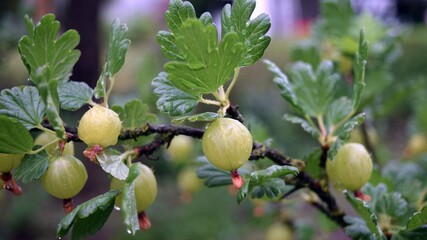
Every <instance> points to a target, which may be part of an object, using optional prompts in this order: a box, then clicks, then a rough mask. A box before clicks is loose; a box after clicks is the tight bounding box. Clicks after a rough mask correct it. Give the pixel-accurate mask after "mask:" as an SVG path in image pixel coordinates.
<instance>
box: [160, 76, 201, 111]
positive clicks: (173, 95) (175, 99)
mask: <svg viewBox="0 0 427 240" xmlns="http://www.w3.org/2000/svg"><path fill="white" fill-rule="evenodd" d="M167 77H168V75H167V73H165V72H161V73H159V75H158V76H157V77H156V78H154V79H153V82H152V85H153V87H154V93H155V94H156V95H158V96H159V99H158V100H157V108H158V109H159V110H160V111H162V112H167V113H169V114H170V115H171V116H181V115H184V114H186V113H189V112H191V111H192V110H193V109H194V108H195V107H196V106H197V103H198V102H199V99H200V95H193V94H189V93H186V92H184V91H182V90H180V89H178V88H177V87H176V86H175V85H174V84H173V83H172V82H171V81H169V80H168V79H167Z"/></svg>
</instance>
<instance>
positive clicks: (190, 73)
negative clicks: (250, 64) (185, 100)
mask: <svg viewBox="0 0 427 240" xmlns="http://www.w3.org/2000/svg"><path fill="white" fill-rule="evenodd" d="M217 39H218V33H217V29H216V27H215V25H213V24H209V25H206V26H205V25H203V24H202V23H201V22H200V21H199V20H197V19H188V20H187V21H185V22H184V23H183V24H182V26H181V33H180V35H179V36H178V37H177V39H176V45H177V47H178V48H179V49H181V50H182V52H183V57H184V60H183V61H172V62H169V63H167V64H166V65H165V70H166V72H167V73H168V79H169V80H170V81H171V82H172V83H173V84H174V85H175V86H176V87H177V88H179V89H181V90H183V91H185V92H187V93H190V94H192V95H196V94H205V93H212V92H216V90H217V89H218V88H219V87H220V86H222V85H223V84H225V83H226V82H227V81H228V80H230V79H231V77H232V76H233V74H234V69H235V68H236V67H237V66H238V64H239V61H240V59H241V56H242V52H243V45H242V43H241V42H239V39H238V36H237V34H236V33H229V34H227V35H225V36H223V38H222V39H221V42H220V44H219V46H218V40H217Z"/></svg>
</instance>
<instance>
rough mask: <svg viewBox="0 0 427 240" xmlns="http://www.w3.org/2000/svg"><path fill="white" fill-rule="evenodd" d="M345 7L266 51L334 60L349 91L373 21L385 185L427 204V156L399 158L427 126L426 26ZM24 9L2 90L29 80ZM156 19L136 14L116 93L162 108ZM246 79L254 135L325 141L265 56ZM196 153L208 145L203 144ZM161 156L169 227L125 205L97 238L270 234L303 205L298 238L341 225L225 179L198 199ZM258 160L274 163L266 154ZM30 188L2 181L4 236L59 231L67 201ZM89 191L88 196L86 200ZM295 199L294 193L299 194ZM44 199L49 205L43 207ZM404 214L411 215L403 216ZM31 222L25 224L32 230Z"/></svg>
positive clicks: (1, 71) (278, 143) (372, 83)
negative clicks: (130, 224)
mask: <svg viewBox="0 0 427 240" xmlns="http://www.w3.org/2000/svg"><path fill="white" fill-rule="evenodd" d="M334 7H335V6H334ZM338 7H339V12H341V13H342V15H340V16H337V15H336V10H333V9H331V6H330V5H328V4H325V5H323V8H322V11H323V17H325V18H326V19H328V20H326V21H320V22H319V23H318V24H316V25H315V26H314V31H313V34H312V36H311V38H309V39H300V38H286V39H280V38H277V37H273V38H272V44H271V45H270V47H269V48H268V49H267V50H266V54H265V55H264V57H265V58H268V59H271V60H272V61H274V62H276V63H277V64H278V65H279V66H281V67H282V66H284V67H285V70H289V66H290V62H294V61H298V60H304V61H306V62H308V63H310V64H311V65H312V66H313V69H316V68H317V66H318V64H319V63H320V62H321V61H322V60H325V59H329V60H332V61H333V63H334V67H335V69H337V70H338V71H339V72H340V73H341V74H342V76H343V77H344V79H345V80H346V81H342V82H339V83H338V86H337V91H339V92H340V93H348V92H349V91H350V90H351V88H349V86H351V85H352V84H350V83H351V82H352V68H351V66H352V63H353V62H352V61H353V58H354V54H355V52H356V50H357V46H358V37H359V36H358V33H359V30H360V27H364V28H365V32H366V38H367V39H368V40H369V43H370V46H369V47H370V54H369V59H368V64H367V70H366V84H367V85H368V86H369V87H367V88H366V89H367V91H366V92H365V93H364V97H363V100H362V101H363V103H362V106H361V107H360V111H365V112H367V124H368V125H369V127H371V128H374V129H376V131H377V134H378V138H379V139H380V140H379V143H378V146H376V148H375V149H376V153H377V157H378V158H380V161H379V162H380V163H381V164H382V165H385V167H384V168H383V169H382V170H380V171H381V173H382V174H383V176H384V177H385V178H386V179H388V180H389V181H390V184H389V185H387V187H385V188H386V189H387V190H386V191H389V192H390V193H388V195H387V196H389V195H392V194H391V192H400V193H401V194H402V197H403V198H405V199H406V200H407V201H408V204H409V208H410V209H411V210H421V209H420V206H417V205H416V204H415V205H414V203H417V201H418V202H421V204H422V203H423V201H425V197H424V198H422V196H421V197H420V194H419V193H423V192H425V188H426V183H425V176H426V173H425V172H426V170H425V169H427V161H426V159H427V158H426V155H425V154H424V155H423V154H421V155H418V156H416V157H412V158H409V160H412V161H400V160H399V159H400V158H401V157H402V155H403V154H402V152H403V150H404V148H405V147H406V143H407V142H408V139H409V137H410V136H411V135H412V134H415V133H419V132H423V133H427V114H426V113H427V111H426V110H425V106H427V97H426V96H427V91H426V89H427V82H426V81H427V68H426V67H425V64H426V60H425V56H424V55H425V52H427V41H425V39H426V38H427V31H426V27H425V26H413V27H407V26H400V25H399V24H397V23H387V24H384V23H382V22H381V21H379V20H378V19H375V18H374V17H373V16H371V15H369V14H367V13H365V14H362V15H355V14H353V13H352V10H351V9H350V8H349V6H347V5H345V4H344V3H343V4H342V5H339V6H338ZM19 8H23V7H22V6H20V7H18V8H15V11H14V12H10V13H7V12H3V11H2V12H1V19H0V39H1V40H0V55H1V56H2V59H1V61H0V79H1V80H0V89H3V88H8V87H10V86H12V85H17V84H20V83H23V82H24V81H25V77H26V75H25V67H24V66H23V65H22V63H21V62H20V61H21V60H20V58H19V55H18V53H17V48H16V43H17V41H18V39H19V37H20V36H22V34H23V32H24V29H25V28H24V26H23V18H22V16H23V15H24V14H23V12H25V11H24V10H23V9H19ZM0 9H3V8H0ZM327 16H333V17H327ZM155 24H156V23H154V22H150V20H148V19H143V20H140V21H136V22H134V23H128V25H129V27H130V32H129V38H130V39H131V40H132V44H131V46H130V49H129V51H128V55H127V58H126V62H125V65H124V68H123V69H122V71H121V72H120V73H118V74H117V78H120V79H121V80H123V82H122V84H120V85H117V86H116V87H115V89H114V91H113V92H115V93H116V94H115V95H114V96H113V102H114V103H117V104H122V103H124V102H127V101H128V100H129V99H131V98H134V97H139V98H140V99H142V101H143V102H144V103H146V104H147V105H148V106H150V108H152V109H150V110H151V112H156V110H155V109H154V106H155V102H156V99H157V98H156V97H155V96H154V94H152V89H151V80H152V79H153V78H154V77H155V76H156V75H157V73H158V72H160V71H161V69H162V65H163V64H164V63H165V59H164V57H162V55H161V53H160V48H159V47H158V45H157V44H156V43H155V40H154V38H152V37H151V36H154V34H155V32H156V31H157V27H154V26H155ZM342 33H344V34H342ZM104 39H105V38H104ZM240 78H241V79H244V81H238V82H237V84H236V86H235V91H234V92H233V95H232V97H231V98H232V100H233V102H235V103H238V105H239V107H240V110H241V112H242V114H243V116H246V119H245V121H246V123H248V124H247V125H248V126H249V128H250V129H251V132H252V133H254V138H255V139H256V140H257V141H260V142H268V143H269V144H270V145H271V146H273V147H276V148H278V149H280V150H282V151H283V152H284V153H285V154H287V155H290V156H293V157H296V158H304V156H306V155H309V154H307V153H310V152H312V150H313V148H314V147H317V144H316V141H315V140H313V139H312V138H311V137H310V135H309V134H308V133H306V132H304V131H303V130H302V129H300V128H298V127H295V126H294V125H293V124H291V123H289V122H286V121H284V120H282V117H283V113H284V112H288V111H289V106H287V105H286V104H284V101H283V100H282V99H281V97H280V94H279V91H278V90H276V88H275V86H274V83H273V81H272V80H271V79H272V77H271V74H270V73H268V71H267V69H266V67H265V65H263V64H261V63H257V64H255V65H253V66H250V67H248V68H247V69H245V71H242V73H241V75H240ZM265 96H268V97H265ZM267 113H268V115H267ZM159 116H160V121H161V122H162V121H163V122H164V121H166V120H165V119H166V118H165V115H162V114H160V115H159ZM162 116H163V118H162ZM70 118H72V117H70ZM289 136H292V138H291V137H289ZM302 143H304V144H302ZM194 152H200V151H197V149H196V150H194ZM158 156H159V158H160V161H158V162H156V161H155V162H150V163H149V164H150V165H154V166H155V168H156V174H158V175H159V178H160V179H164V180H163V181H162V182H161V184H160V189H162V191H161V192H160V196H159V198H158V200H157V201H156V202H155V204H154V205H153V207H152V208H151V209H150V210H149V211H148V213H149V214H151V216H152V223H153V224H154V225H158V226H160V227H158V228H152V229H151V230H149V231H146V232H139V233H138V234H137V235H136V236H134V237H132V236H129V235H128V234H127V233H126V232H125V231H124V230H123V229H124V227H123V226H122V225H120V216H119V214H118V213H115V214H116V215H113V216H114V217H112V218H110V220H109V221H108V222H107V226H108V227H106V228H104V229H103V230H102V231H101V232H100V233H99V235H97V236H95V237H93V238H89V239H140V238H144V239H177V240H179V239H195V238H201V239H263V236H264V233H263V232H264V230H265V229H266V228H267V227H268V226H269V225H270V224H272V223H273V222H276V221H277V219H279V220H281V221H288V220H289V219H290V217H289V212H291V213H290V215H292V212H298V211H301V215H303V217H302V218H301V219H299V220H298V221H296V222H293V223H292V224H293V227H294V229H296V233H295V234H296V236H297V238H298V239H313V238H316V237H315V236H316V235H315V234H314V232H316V230H318V228H320V227H321V228H323V229H329V230H330V231H331V232H333V231H335V228H334V226H333V225H334V224H330V225H332V227H330V226H328V227H324V226H320V227H319V226H318V223H319V222H320V223H322V224H328V223H327V221H326V220H325V218H324V216H323V215H315V214H313V212H312V211H311V210H310V209H308V210H307V206H306V205H304V204H301V205H298V204H288V203H289V202H287V205H286V207H287V208H288V209H287V211H288V212H287V213H286V214H284V213H283V209H281V205H280V204H278V203H266V202H262V203H257V204H255V203H252V202H249V201H244V202H243V203H242V205H239V207H237V206H238V205H237V203H236V201H235V197H233V196H232V195H233V193H230V191H229V190H228V189H227V188H225V187H222V188H215V189H202V190H200V191H199V192H196V193H195V194H194V195H193V198H192V201H191V204H185V203H183V202H180V201H181V200H180V199H179V192H178V191H177V186H176V178H175V177H176V176H177V174H178V172H179V169H180V167H177V166H173V165H171V164H165V163H164V162H165V161H163V160H165V159H166V158H167V157H166V156H165V155H163V154H162V153H159V154H158ZM307 158H309V157H307ZM144 161H145V159H144ZM257 164H258V165H263V164H264V165H269V164H270V163H266V161H259V162H258V163H257ZM315 171H316V170H315ZM92 176H93V177H94V176H95V174H93V175H92ZM409 176H410V177H409ZM94 178H96V177H94ZM96 183H98V184H99V185H97V184H93V185H91V186H89V187H90V188H94V189H98V192H102V191H105V190H106V189H107V188H108V182H107V180H106V179H98V180H96ZM408 186H411V188H408ZM367 188H371V189H369V191H371V192H375V194H373V195H375V196H378V195H379V193H378V192H379V191H380V190H379V187H378V186H376V187H372V186H367ZM99 189H102V191H101V190H99ZM25 190H26V191H27V192H26V194H25V195H23V196H21V197H20V198H16V200H15V199H11V198H12V197H11V196H9V194H8V193H6V192H5V191H2V190H0V205H2V206H4V205H6V204H7V205H8V206H9V210H8V211H7V212H5V215H4V217H2V218H1V219H0V225H1V226H2V227H1V228H0V239H47V238H52V237H53V234H54V231H55V224H56V223H57V222H58V221H59V219H60V218H62V213H61V212H60V211H59V209H60V203H59V202H58V201H56V200H54V199H51V198H49V197H48V196H47V194H45V193H44V192H43V191H42V190H41V188H40V186H38V185H36V184H32V185H28V186H26V188H25ZM85 192H86V195H88V193H89V192H90V190H89V189H86V190H85ZM84 197H88V196H84ZM91 197H92V196H91ZM88 198H89V197H88ZM383 198H385V199H387V197H383ZM420 198H422V199H421V200H420ZM82 199H83V197H82ZM12 200H13V201H12ZM79 200H81V199H77V201H79ZM289 201H291V202H292V201H293V200H292V198H291V200H289ZM383 201H387V200H383ZM35 202H37V203H41V204H39V205H37V207H35V206H34V203H35ZM258 204H260V205H262V208H263V209H264V210H263V211H265V212H264V215H263V217H262V218H258V217H256V216H254V215H253V214H252V212H251V211H252V210H253V209H254V208H255V206H257V205H258ZM52 206H53V207H52ZM304 208H305V209H304ZM218 209H220V211H218ZM280 209H281V211H280ZM302 210H303V211H302ZM375 210H376V211H379V212H381V211H386V210H383V209H381V207H376V208H375ZM154 213H155V214H154ZM405 214H406V213H401V214H400V213H399V214H397V215H398V216H396V217H398V218H399V219H400V218H402V219H405V220H406V219H407V217H408V216H406V215H405ZM313 215H315V217H314V218H313V217H312V216H313ZM45 216H50V217H49V218H46V217H45ZM40 219H42V220H43V221H40ZM184 220H185V221H184ZM400 221H402V220H399V223H400ZM325 222H326V223H325ZM22 226H25V231H22ZM111 232H113V233H111ZM332 234H335V233H332ZM325 235H326V236H323V237H324V238H325V239H327V238H328V237H329V235H328V233H326V234H325ZM207 236H208V237H210V238H208V237H207ZM334 236H335V235H334ZM339 236H341V237H342V235H339Z"/></svg>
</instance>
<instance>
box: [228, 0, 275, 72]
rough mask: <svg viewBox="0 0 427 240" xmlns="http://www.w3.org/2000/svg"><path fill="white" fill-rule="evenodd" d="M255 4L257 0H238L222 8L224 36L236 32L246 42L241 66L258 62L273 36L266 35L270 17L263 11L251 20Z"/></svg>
mask: <svg viewBox="0 0 427 240" xmlns="http://www.w3.org/2000/svg"><path fill="white" fill-rule="evenodd" d="M255 4H256V1H255V0H236V1H234V2H233V6H231V5H230V4H227V5H225V7H224V8H223V10H222V14H221V29H222V36H226V35H227V34H229V33H232V32H235V33H237V34H238V36H239V40H240V42H242V43H243V44H244V51H243V52H244V54H243V56H242V59H241V60H240V63H239V66H248V65H251V64H254V63H255V62H257V61H258V60H259V59H260V58H261V57H262V56H263V54H264V51H265V49H266V48H267V47H268V45H269V44H270V41H271V38H270V37H268V36H266V35H265V34H266V33H267V32H268V30H269V29H270V26H271V23H270V17H269V16H268V15H267V14H265V13H263V14H261V15H259V16H257V17H256V18H254V19H252V20H250V17H251V15H252V13H253V11H254V9H255Z"/></svg>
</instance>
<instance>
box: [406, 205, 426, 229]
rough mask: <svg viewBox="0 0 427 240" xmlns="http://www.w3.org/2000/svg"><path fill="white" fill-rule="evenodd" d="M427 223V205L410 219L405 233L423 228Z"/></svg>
mask: <svg viewBox="0 0 427 240" xmlns="http://www.w3.org/2000/svg"><path fill="white" fill-rule="evenodd" d="M426 223H427V205H426V206H424V207H423V208H422V209H421V211H419V212H416V213H414V214H413V215H412V217H411V218H409V220H408V223H407V224H406V229H405V231H412V230H414V229H417V228H419V227H421V226H422V225H424V224H426Z"/></svg>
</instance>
